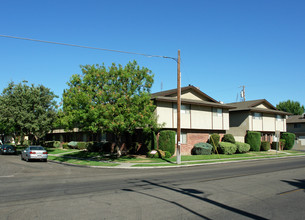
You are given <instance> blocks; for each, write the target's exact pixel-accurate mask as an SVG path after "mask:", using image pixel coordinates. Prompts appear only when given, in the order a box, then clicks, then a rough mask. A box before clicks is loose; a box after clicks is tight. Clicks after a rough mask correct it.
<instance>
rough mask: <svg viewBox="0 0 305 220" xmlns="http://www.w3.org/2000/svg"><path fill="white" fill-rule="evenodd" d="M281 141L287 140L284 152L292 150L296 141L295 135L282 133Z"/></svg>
mask: <svg viewBox="0 0 305 220" xmlns="http://www.w3.org/2000/svg"><path fill="white" fill-rule="evenodd" d="M281 139H284V140H285V146H284V150H291V149H292V148H293V145H294V140H295V134H293V133H289V132H286V133H282V134H281Z"/></svg>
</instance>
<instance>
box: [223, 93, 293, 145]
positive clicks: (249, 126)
mask: <svg viewBox="0 0 305 220" xmlns="http://www.w3.org/2000/svg"><path fill="white" fill-rule="evenodd" d="M229 105H232V106H234V107H235V108H233V109H230V110H229V112H230V129H229V131H228V133H230V134H233V135H234V137H235V139H236V140H237V141H241V142H244V138H245V136H246V134H247V131H259V132H261V134H262V140H265V141H269V142H272V141H277V140H276V139H275V132H276V131H279V132H286V130H287V129H286V117H287V115H289V113H287V112H283V111H279V110H277V109H276V108H275V107H274V106H273V105H272V104H270V103H269V102H268V101H267V100H265V99H260V100H253V101H245V102H236V103H229Z"/></svg>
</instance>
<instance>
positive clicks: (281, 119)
mask: <svg viewBox="0 0 305 220" xmlns="http://www.w3.org/2000/svg"><path fill="white" fill-rule="evenodd" d="M276 120H277V121H283V120H284V119H283V117H282V116H281V115H277V116H276Z"/></svg>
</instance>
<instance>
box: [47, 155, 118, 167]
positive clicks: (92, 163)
mask: <svg viewBox="0 0 305 220" xmlns="http://www.w3.org/2000/svg"><path fill="white" fill-rule="evenodd" d="M48 159H49V160H54V161H59V162H65V163H70V164H77V165H86V166H118V165H120V164H118V163H110V162H103V161H92V160H86V159H75V158H67V157H57V156H49V157H48Z"/></svg>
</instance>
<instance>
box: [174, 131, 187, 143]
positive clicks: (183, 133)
mask: <svg viewBox="0 0 305 220" xmlns="http://www.w3.org/2000/svg"><path fill="white" fill-rule="evenodd" d="M180 142H181V144H187V138H186V133H185V132H181V133H180ZM175 143H177V133H176V136H175Z"/></svg>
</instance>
